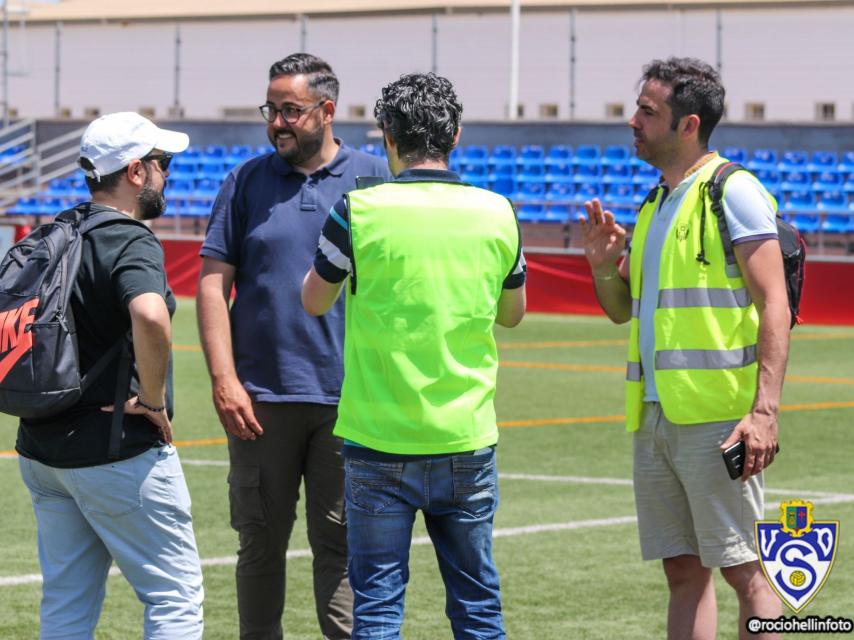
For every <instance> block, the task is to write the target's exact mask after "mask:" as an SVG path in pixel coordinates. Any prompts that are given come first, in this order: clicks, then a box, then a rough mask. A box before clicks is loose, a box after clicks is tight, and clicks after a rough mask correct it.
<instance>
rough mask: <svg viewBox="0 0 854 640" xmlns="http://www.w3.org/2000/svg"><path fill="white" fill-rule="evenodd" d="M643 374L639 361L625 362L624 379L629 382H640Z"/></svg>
mask: <svg viewBox="0 0 854 640" xmlns="http://www.w3.org/2000/svg"><path fill="white" fill-rule="evenodd" d="M642 376H643V368H642V367H641V363H640V362H628V363H626V380H628V381H629V382H640V381H641V377H642Z"/></svg>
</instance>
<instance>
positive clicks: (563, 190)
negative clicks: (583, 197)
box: [546, 182, 575, 202]
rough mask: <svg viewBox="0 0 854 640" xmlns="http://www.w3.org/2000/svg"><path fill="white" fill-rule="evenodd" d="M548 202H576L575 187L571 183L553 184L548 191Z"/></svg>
mask: <svg viewBox="0 0 854 640" xmlns="http://www.w3.org/2000/svg"><path fill="white" fill-rule="evenodd" d="M546 200H547V201H549V202H574V201H575V185H573V184H572V183H571V182H553V183H551V184H550V185H549V188H548V191H546Z"/></svg>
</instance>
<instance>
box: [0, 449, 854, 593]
mask: <svg viewBox="0 0 854 640" xmlns="http://www.w3.org/2000/svg"><path fill="white" fill-rule="evenodd" d="M181 462H182V464H188V465H196V466H227V465H228V462H227V461H225V460H196V459H187V460H182V461H181ZM499 478H501V479H503V480H526V481H536V482H562V483H569V484H598V485H610V486H615V485H616V486H631V485H632V481H631V480H628V479H626V478H593V477H585V476H550V475H541V474H527V473H499ZM765 493H766V494H772V495H782V496H788V497H792V498H794V497H798V498H810V500H811V501H812V503H813V504H842V503H849V502H854V495H852V494H846V493H831V492H827V491H801V490H796V489H766V490H765ZM778 509H779V507H778V506H777V505H776V504H767V505H766V506H765V510H766V511H768V512H776V511H777V510H778ZM636 521H637V518H636V517H635V516H621V517H615V518H600V519H594V520H575V521H571V522H557V523H551V524H536V525H529V526H526V527H509V528H505V529H495V530H494V531H493V532H492V537H493V538H506V537H512V536H522V535H530V534H536V533H546V532H551V531H572V530H576V529H590V528H595V527H611V526H618V525H625V524H634V523H635V522H636ZM412 544H413V545H427V544H431V541H430V538H429V537H428V536H420V537H417V538H413V539H412ZM287 557H288V559H291V558H309V557H311V550H309V549H294V550H292V551H288V553H287ZM236 562H237V556H223V557H218V558H203V559H202V560H201V564H202V566H203V567H221V566H232V565H234V564H235V563H236ZM120 574H121V572H120V571H119V570H118V568H116V567H113V568H112V569H110V575H111V576H117V575H120ZM41 581H42V577H41V575H40V574H36V573H30V574H24V575H19V576H0V587H13V586H19V585H28V584H40V583H41Z"/></svg>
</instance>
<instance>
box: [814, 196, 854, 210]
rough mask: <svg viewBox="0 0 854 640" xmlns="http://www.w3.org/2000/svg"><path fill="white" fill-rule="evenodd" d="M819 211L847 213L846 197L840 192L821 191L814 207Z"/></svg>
mask: <svg viewBox="0 0 854 640" xmlns="http://www.w3.org/2000/svg"><path fill="white" fill-rule="evenodd" d="M816 209H818V210H819V211H828V212H832V213H841V212H845V213H847V212H848V196H847V195H846V194H845V193H843V192H842V191H822V192H821V193H820V194H819V201H818V204H817V205H816Z"/></svg>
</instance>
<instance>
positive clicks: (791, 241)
mask: <svg viewBox="0 0 854 640" xmlns="http://www.w3.org/2000/svg"><path fill="white" fill-rule="evenodd" d="M736 171H747V169H745V168H744V167H743V166H741V165H740V164H738V163H737V162H724V163H723V164H721V165H720V166H719V167H717V168H716V169H715V172H714V174H712V177H711V179H710V180H709V181H708V182H707V183H705V185H704V187H703V188H705V189H707V191H708V194H709V200H710V201H711V209H712V213H714V214H715V217H716V218H717V220H718V231H720V234H721V241H722V242H723V245H724V255H725V256H726V263H727V264H728V265H734V264H736V259H735V254H734V253H733V250H732V239H731V237H730V234H729V228H728V227H727V224H726V217H725V215H724V206H723V199H724V185H725V184H726V181H727V178H729V177H730V176H731V175H732V174H733V173H735V172H736ZM705 223H706V207H705V205H704V206H703V211H702V213H701V215H700V253H698V254H697V260H698V261H699V262H702V263H703V264H709V262H708V260H707V259H706V250H705V247H704V246H703V230H704V226H705ZM777 238H778V240H779V241H780V251H781V252H782V254H783V270H784V272H785V276H786V293H787V294H788V297H789V311H790V312H791V315H792V322H791V325H790V328H791V327H794V326H795V325H796V324H800V323H801V318H800V316H799V315H798V313H799V311H800V306H801V295H802V294H803V289H804V267H805V265H806V261H807V244H806V242H804V239H803V237H802V236H801V234H800V233H799V232H798V230H797V229H795V227H793V226H792V225H791V224H789V223H788V222H786V221H785V220H783V218H782V217H780V213H779V212H777Z"/></svg>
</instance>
